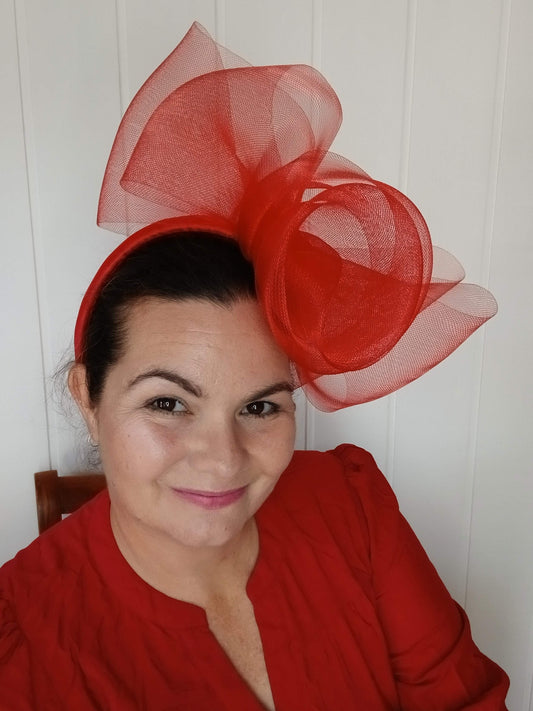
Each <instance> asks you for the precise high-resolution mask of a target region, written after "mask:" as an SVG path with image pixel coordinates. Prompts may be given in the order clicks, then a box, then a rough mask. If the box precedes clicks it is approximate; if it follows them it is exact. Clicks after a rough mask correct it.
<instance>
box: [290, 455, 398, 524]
mask: <svg viewBox="0 0 533 711" xmlns="http://www.w3.org/2000/svg"><path fill="white" fill-rule="evenodd" d="M302 488H303V489H304V490H305V491H307V492H308V494H309V496H311V497H312V498H317V497H318V498H320V500H321V501H324V500H326V501H329V500H333V501H335V502H337V503H339V497H341V499H345V498H346V497H347V499H346V503H347V505H348V506H350V507H352V506H353V503H354V502H359V503H360V505H361V506H362V507H363V508H364V509H372V508H375V507H378V508H379V509H380V510H383V508H385V509H387V508H392V509H397V507H398V505H397V501H396V497H395V495H394V493H393V491H392V489H391V487H390V485H389V483H388V481H387V479H386V478H385V476H384V475H383V474H382V472H381V471H380V469H379V467H378V466H377V464H376V462H375V460H374V457H373V456H372V455H371V454H370V452H367V451H366V450H365V449H362V448H361V447H357V446H355V445H353V444H341V445H339V446H338V447H336V448H335V449H331V450H328V451H326V452H317V451H296V452H295V453H294V456H293V459H292V461H291V463H290V465H289V467H288V468H287V471H286V472H285V473H284V475H283V476H282V478H281V480H280V487H279V489H280V491H279V493H280V494H281V495H282V496H289V497H291V496H293V495H294V492H295V490H301V489H302Z"/></svg>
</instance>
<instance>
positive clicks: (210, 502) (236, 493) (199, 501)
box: [173, 486, 247, 509]
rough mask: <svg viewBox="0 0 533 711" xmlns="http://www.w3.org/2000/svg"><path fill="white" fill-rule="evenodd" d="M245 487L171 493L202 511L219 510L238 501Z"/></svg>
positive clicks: (175, 490)
mask: <svg viewBox="0 0 533 711" xmlns="http://www.w3.org/2000/svg"><path fill="white" fill-rule="evenodd" d="M246 489H247V487H246V486H241V488H240V489H230V490H229V491H200V490H197V489H174V488H173V491H174V492H175V493H176V494H177V495H178V496H179V497H180V498H182V499H185V501H189V502H190V503H192V504H196V505H197V506H201V507H202V508H204V509H221V508H224V507H225V506H230V505H231V504H233V503H235V501H238V500H239V499H240V498H241V496H243V494H244V492H245V491H246Z"/></svg>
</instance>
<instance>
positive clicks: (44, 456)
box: [0, 2, 49, 563]
mask: <svg viewBox="0 0 533 711" xmlns="http://www.w3.org/2000/svg"><path fill="white" fill-rule="evenodd" d="M20 89H21V87H20V84H19V62H18V51H17V34H16V23H15V4H14V2H4V3H2V4H0V95H1V96H2V111H1V119H0V121H1V131H0V134H1V143H0V165H1V166H2V170H1V171H0V200H1V209H0V245H1V259H0V342H1V347H0V373H1V374H2V375H1V378H2V383H1V387H0V392H1V396H0V401H1V407H0V432H1V433H2V434H1V437H2V440H1V441H2V447H1V452H2V465H1V467H0V490H1V492H2V493H1V495H0V522H1V535H0V563H1V562H3V561H4V560H6V559H7V558H10V557H11V556H13V555H14V554H15V553H16V552H17V550H18V549H19V548H22V547H23V546H25V545H27V544H28V543H29V542H30V540H31V539H32V538H34V536H35V535H36V534H37V521H36V518H35V498H34V493H33V479H32V474H33V472H34V471H35V470H37V469H47V468H48V467H49V453H48V442H47V421H46V408H45V399H44V378H43V369H42V357H41V344H40V339H39V312H38V303H37V289H36V282H35V263H34V255H33V243H32V223H31V214H30V203H29V195H28V175H27V172H26V154H25V145H24V127H23V115H22V106H21V91H20Z"/></svg>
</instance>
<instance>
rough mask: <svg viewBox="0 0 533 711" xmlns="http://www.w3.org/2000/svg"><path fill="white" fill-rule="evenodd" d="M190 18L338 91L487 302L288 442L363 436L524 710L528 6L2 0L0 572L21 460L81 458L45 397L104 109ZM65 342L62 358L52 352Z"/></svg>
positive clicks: (339, 147) (532, 6)
mask: <svg viewBox="0 0 533 711" xmlns="http://www.w3.org/2000/svg"><path fill="white" fill-rule="evenodd" d="M193 20H198V21H200V22H201V23H202V24H204V25H205V26H206V27H207V29H208V30H209V31H211V32H212V33H213V34H214V36H215V37H216V38H217V39H218V40H219V41H221V42H222V43H226V44H227V45H228V46H229V47H230V48H231V49H232V50H233V51H235V52H237V53H238V54H241V55H243V56H244V57H245V58H247V59H248V60H250V61H251V62H253V63H255V64H268V63H289V62H304V63H312V64H314V65H315V66H316V67H317V68H319V69H320V70H321V71H322V72H323V73H324V74H325V76H326V77H327V79H328V80H329V81H330V83H331V84H332V85H333V87H334V88H335V89H336V91H337V93H338V94H339V96H340V99H341V102H342V104H343V109H344V124H343V127H342V129H341V132H340V133H339V136H338V139H337V141H336V142H335V144H334V149H335V150H336V151H337V152H339V153H343V154H345V155H346V156H347V157H348V158H350V159H352V160H353V161H354V162H356V163H358V164H359V165H361V167H363V168H364V169H365V170H367V171H368V172H369V173H370V174H371V175H373V176H374V177H376V178H378V179H380V180H384V181H386V182H390V183H391V184H393V185H395V186H397V187H399V188H400V189H402V190H403V191H404V192H406V193H407V194H408V195H409V196H410V197H411V198H412V199H413V200H414V201H415V202H416V203H417V204H418V206H419V207H420V208H421V210H422V212H423V213H424V215H425V217H426V219H427V221H428V223H429V226H430V229H431V231H432V235H433V240H434V242H435V243H436V244H438V245H440V246H442V247H444V248H445V249H449V250H450V251H452V252H453V253H454V254H455V255H456V256H457V257H458V258H459V260H460V261H461V262H462V263H463V265H464V266H465V268H466V272H467V278H468V279H470V280H472V281H475V282H478V283H481V284H483V285H484V286H487V287H489V288H490V289H491V290H492V291H493V292H494V294H495V295H496V298H497V300H498V302H499V307H500V311H499V314H498V315H497V317H496V318H495V319H493V321H491V322H489V323H488V325H487V326H486V327H485V329H483V330H482V331H480V332H477V333H476V334H475V335H474V336H473V337H472V338H471V339H470V340H469V341H468V342H467V343H466V344H465V345H464V346H462V347H461V348H460V349H459V350H458V351H457V352H456V353H454V354H453V355H452V356H451V357H450V358H449V359H448V360H447V361H445V362H444V363H443V364H441V365H440V366H438V367H437V368H436V369H435V370H434V371H432V372H431V373H429V374H428V375H426V376H424V377H423V378H422V379H420V380H419V381H418V382H416V383H414V384H412V385H410V386H408V387H406V388H405V389H403V390H402V391H400V392H398V393H397V394H396V395H394V396H391V397H389V398H385V399H383V400H380V401H377V402H375V403H370V404H367V405H363V406H360V407H357V408H351V409H349V410H347V411H344V412H342V413H337V414H334V415H324V414H322V413H318V412H316V411H313V410H311V409H306V407H305V404H304V403H303V402H302V403H301V404H302V407H301V409H300V433H299V439H300V444H301V446H306V447H307V448H317V449H326V448H329V447H332V446H335V445H336V444H338V443H340V442H341V441H347V442H354V443H356V444H360V445H362V446H364V447H366V448H368V449H370V450H371V451H372V452H373V453H374V455H375V457H376V459H377V461H378V463H379V465H380V466H381V467H382V468H383V469H384V471H385V472H386V474H387V476H388V477H389V480H390V481H391V483H392V484H393V487H394V489H395V491H396V493H397V495H398V498H399V500H400V504H401V507H402V509H403V511H404V513H405V514H406V516H407V518H408V519H409V521H410V522H411V524H412V525H413V527H414V528H415V530H416V532H417V534H418V535H419V537H420V538H421V540H422V542H423V544H424V545H425V547H426V549H427V550H428V552H429V554H430V557H431V558H432V560H433V561H434V562H435V564H436V566H437V568H438V569H439V571H440V573H441V575H442V577H443V578H444V580H445V582H446V584H447V585H448V587H449V588H450V590H451V592H452V594H453V595H454V597H455V598H456V599H457V600H458V601H459V602H460V603H461V604H462V605H464V606H466V609H467V612H468V614H469V616H470V619H471V622H472V627H473V632H474V637H475V639H476V641H477V642H478V644H479V645H480V646H481V647H482V649H483V650H484V651H485V652H487V653H488V654H489V655H490V656H492V657H493V658H494V659H496V660H497V661H498V662H499V663H500V664H501V665H502V666H503V667H504V668H505V669H506V670H507V671H508V673H509V674H510V676H511V682H512V683H511V691H510V693H509V697H508V704H509V708H510V709H511V711H533V694H532V675H533V471H532V469H533V467H532V464H531V461H532V444H531V443H532V440H533V431H532V422H533V392H532V391H533V387H532V386H533V374H532V373H533V368H532V367H531V354H532V353H533V328H532V325H531V314H530V311H531V307H532V306H533V288H532V286H531V274H532V270H533V167H532V166H533V130H532V127H533V81H532V75H533V41H532V38H533V3H532V2H531V0H446V2H439V0H375V1H374V2H372V3H369V2H363V0H269V2H260V1H259V0H196V1H195V0H188V1H187V0H180V2H172V1H171V0H116V1H115V0H91V2H84V0H53V2H46V3H43V2H41V0H2V2H1V3H0V89H1V96H2V109H1V112H0V117H1V118H0V121H1V127H2V135H1V138H0V151H1V152H0V159H1V163H0V165H1V172H0V186H1V190H0V202H1V210H0V221H1V232H0V240H1V249H2V252H1V254H2V259H1V260H0V280H1V281H0V297H1V306H0V327H1V330H0V333H1V336H0V338H1V343H2V345H1V348H0V364H1V368H0V377H1V379H2V384H1V390H0V392H1V397H2V407H1V409H0V422H1V433H2V450H1V453H2V462H1V466H0V531H1V536H0V563H1V562H3V561H4V560H7V559H8V558H10V557H11V556H12V555H14V554H15V552H16V551H17V550H18V549H19V548H21V547H23V546H25V545H26V544H27V543H29V542H30V541H31V540H32V538H33V537H34V536H35V535H36V533H37V525H36V515H35V502H34V494H33V478H32V477H33V472H34V471H36V470H39V469H46V468H49V467H54V468H58V469H59V470H60V472H61V473H66V472H68V471H72V470H73V469H75V468H76V467H79V466H81V465H83V461H84V446H83V433H82V432H80V429H79V427H76V426H74V424H73V422H72V420H74V419H75V418H74V416H73V415H72V413H69V412H68V411H65V410H64V409H62V407H61V406H60V405H59V404H58V403H57V398H56V397H55V396H54V391H55V390H57V387H55V386H54V384H53V378H52V376H53V373H54V371H55V370H56V368H57V366H58V365H59V364H60V362H62V361H64V359H65V357H68V353H69V350H70V348H71V343H72V331H73V324H74V319H75V315H76V312H77V308H78V305H79V302H80V299H81V296H82V294H83V291H84V289H85V288H86V286H87V284H88V282H89V280H90V278H91V276H92V275H93V273H94V272H95V270H96V268H97V266H98V265H99V264H100V262H101V261H102V259H103V258H104V256H105V255H106V254H107V253H108V252H109V251H110V250H111V249H112V248H113V247H114V246H115V244H116V243H117V238H116V236H114V235H112V234H111V233H106V232H105V231H103V230H100V229H98V228H97V227H96V225H95V213H96V203H97V198H98V192H99V188H100V181H101V177H102V173H103V169H104V167H105V162H106V159H107V154H108V151H109V149H110V146H111V142H112V139H113V136H114V133H115V130H116V128H117V126H118V122H119V118H120V116H121V113H122V112H123V110H124V108H125V106H126V105H127V103H128V101H129V100H130V99H131V97H132V96H133V94H134V92H135V91H136V89H137V88H138V87H139V85H140V84H141V83H142V81H143V80H144V79H145V78H146V77H147V76H148V74H149V73H150V72H151V71H152V70H153V69H154V68H155V66H156V65H157V64H158V63H159V62H160V61H161V60H162V59H163V58H164V57H165V56H166V55H167V54H168V53H169V52H170V51H171V49H173V47H174V46H175V44H177V42H178V41H179V39H181V37H182V36H183V34H184V33H185V32H186V30H187V29H188V27H189V26H190V24H191V23H192V21H193ZM66 354H67V355H66Z"/></svg>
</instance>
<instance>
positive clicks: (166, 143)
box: [75, 24, 496, 410]
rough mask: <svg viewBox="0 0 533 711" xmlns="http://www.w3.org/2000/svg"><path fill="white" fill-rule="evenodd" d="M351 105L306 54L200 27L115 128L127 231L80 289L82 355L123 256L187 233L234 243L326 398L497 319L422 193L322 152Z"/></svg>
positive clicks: (105, 221)
mask: <svg viewBox="0 0 533 711" xmlns="http://www.w3.org/2000/svg"><path fill="white" fill-rule="evenodd" d="M341 116H342V114H341V106H340V104H339V100H338V98H337V96H336V94H335V92H334V91H333V89H332V88H331V87H330V86H329V84H328V83H327V82H326V81H325V79H324V78H323V77H322V76H321V75H320V74H319V73H318V72H317V71H315V70H314V69H312V68H311V67H308V66H304V65H290V66H269V67H252V66H250V65H248V64H247V63H246V62H245V61H244V60H242V59H241V58H240V57H237V56H236V55H234V54H232V53H231V52H229V51H228V50H226V49H225V48H223V47H221V46H220V45H218V44H216V43H215V42H214V41H213V40H212V39H211V37H210V36H209V35H208V34H207V32H206V31H205V30H204V29H203V28H202V27H201V26H200V25H198V24H195V25H193V26H192V27H191V29H190V30H189V32H188V33H187V35H186V36H185V37H184V39H183V40H182V42H181V43H180V44H179V45H178V47H177V48H176V49H175V50H174V52H173V53H172V54H171V55H170V56H169V57H168V58H167V59H166V60H165V61H164V62H163V64H162V65H161V66H160V67H159V68H158V69H157V70H156V71H155V72H154V73H153V74H152V76H151V77H150V78H149V79H148V80H147V81H146V83H145V84H144V85H143V87H142V88H141V89H140V91H139V92H138V94H137V95H136V97H135V98H134V99H133V101H132V103H131V105H130V106H129V108H128V110H127V111H126V113H125V115H124V118H123V120H122V122H121V124H120V127H119V130H118V133H117V136H116V138H115V142H114V144H113V148H112V150H111V155H110V157H109V162H108V165H107V168H106V172H105V176H104V181H103V185H102V191H101V194H100V203H99V206H98V224H99V225H101V226H102V227H106V228H107V229H110V230H113V231H115V232H120V233H123V234H124V235H131V236H129V237H127V239H126V240H125V241H124V242H123V243H122V244H121V245H120V246H119V247H118V248H117V249H116V250H115V251H114V252H113V253H112V254H111V255H110V257H109V258H108V259H107V260H106V261H105V262H104V264H103V265H102V267H101V268H100V270H99V271H98V273H97V274H96V276H95V278H94V279H93V282H92V284H91V285H90V287H89V289H88V291H87V293H86V295H85V297H84V299H83V302H82V305H81V308H80V312H79V315H78V321H77V324H76V333H75V351H76V357H77V359H82V356H83V348H84V334H85V330H86V326H87V322H88V319H89V316H90V313H91V310H92V307H93V304H94V301H95V299H96V298H97V296H98V293H99V291H100V290H101V288H102V286H103V285H104V284H105V283H106V281H107V280H108V279H109V277H110V275H111V274H112V272H113V270H114V268H115V267H116V265H117V264H118V263H120V261H121V260H122V259H124V257H125V256H126V255H127V254H128V253H129V252H130V251H132V250H133V249H135V248H136V247H137V246H138V245H139V244H141V243H144V242H145V241H147V240H149V239H153V238H154V237H155V236H158V235H161V234H165V233H167V232H175V231H180V230H183V231H188V230H204V231H207V232H215V233H218V234H222V235H227V236H229V237H232V238H234V239H236V240H237V241H238V243H239V245H240V247H241V249H242V251H243V253H244V254H245V256H247V257H248V259H250V260H251V261H252V263H253V265H254V269H255V275H256V287H257V294H258V299H259V301H260V303H261V305H262V308H263V310H264V313H265V315H266V318H267V320H268V323H269V325H270V328H271V330H272V333H273V335H274V337H275V339H276V340H277V341H278V343H279V344H280V345H281V347H282V348H283V349H284V350H285V352H286V353H287V354H288V356H289V357H290V358H291V360H292V361H293V363H294V365H295V368H296V371H297V375H298V378H299V381H300V384H301V385H302V386H303V388H304V389H305V392H306V394H307V396H308V398H309V400H311V402H312V403H313V404H314V405H316V406H317V407H318V408H320V409H322V410H337V409H339V408H342V407H346V406H348V405H353V404H356V403H361V402H366V401H368V400H373V399H375V398H378V397H381V396H382V395H387V394H389V393H391V392H393V391H394V390H396V389H398V388H400V387H401V386H403V385H405V384H406V383H408V382H410V381H412V380H414V379H415V378H418V377H419V376H420V375H422V374H423V373H425V372H426V371H428V370H429V369H430V368H432V367H433V366H434V365H436V364H437V363H439V362H440V361H441V360H443V359H444V358H445V357H446V356H448V355H449V354H450V353H451V352H452V351H453V350H454V349H455V348H457V346H459V345H460V344H461V343H462V342H463V341H464V340H465V339H466V338H468V336H469V335H470V334H471V333H473V331H475V330H476V329H477V328H478V327H479V326H481V325H482V324H483V323H484V322H485V321H486V320H487V319H488V318H490V317H491V316H493V315H494V314H495V313H496V304H495V301H494V299H493V297H492V295H491V294H490V293H489V292H487V291H486V290H484V289H482V288H481V287H478V286H475V285H472V284H461V283H460V282H461V280H462V279H463V277H464V273H463V270H462V268H461V266H460V264H458V262H457V261H456V260H455V259H454V258H453V257H452V256H451V255H449V254H447V253H446V252H443V251H442V250H438V249H436V248H433V247H432V244H431V239H430V236H429V232H428V228H427V226H426V223H425V222H424V219H423V217H422V215H421V214H420V212H419V211H418V209H417V208H416V207H415V205H413V203H412V202H411V201H410V200H409V199H408V198H407V197H405V195H403V194H402V193H400V192H399V191H398V190H396V189H394V188H392V187H391V186H389V185H386V184H384V183H380V182H378V181H376V180H373V179H372V178H371V177H370V176H369V175H367V174H366V173H365V172H364V171H362V170H361V169H360V168H358V167H357V166H356V165H354V164H353V163H350V162H349V161H348V160H346V159H345V158H343V157H341V156H338V155H335V154H333V153H331V152H329V151H328V149H329V147H330V145H331V142H332V141H333V139H334V137H335V135H336V133H337V131H338V129H339V126H340V123H341ZM132 233H134V234H132Z"/></svg>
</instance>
